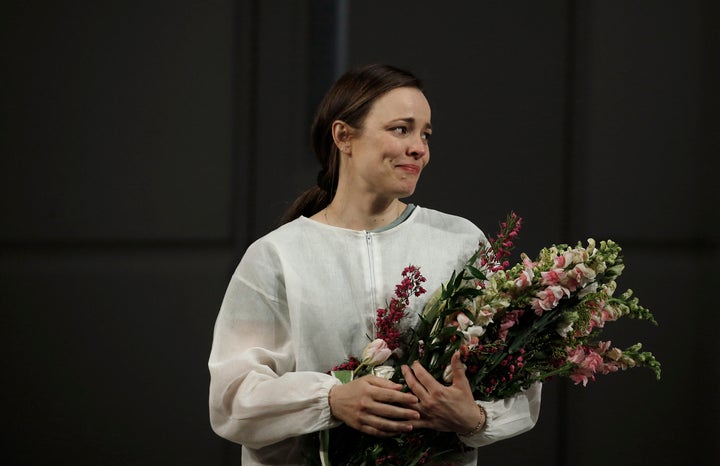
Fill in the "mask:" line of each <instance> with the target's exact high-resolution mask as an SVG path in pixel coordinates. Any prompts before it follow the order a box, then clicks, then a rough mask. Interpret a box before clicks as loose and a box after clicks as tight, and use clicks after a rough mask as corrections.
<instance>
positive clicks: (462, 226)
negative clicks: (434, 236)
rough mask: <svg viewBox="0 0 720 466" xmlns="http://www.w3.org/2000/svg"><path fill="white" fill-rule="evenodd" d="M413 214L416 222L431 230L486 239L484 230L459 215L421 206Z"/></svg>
mask: <svg viewBox="0 0 720 466" xmlns="http://www.w3.org/2000/svg"><path fill="white" fill-rule="evenodd" d="M413 214H414V216H415V221H416V222H418V223H420V224H423V225H425V226H427V227H429V228H434V229H439V230H442V231H445V232H447V233H455V234H460V235H471V236H480V237H484V235H483V232H482V230H480V228H478V226H477V225H475V224H474V223H473V222H471V221H470V220H468V219H466V218H464V217H460V216H458V215H452V214H448V213H445V212H440V211H439V210H434V209H428V208H425V207H420V206H418V207H416V208H415V212H413Z"/></svg>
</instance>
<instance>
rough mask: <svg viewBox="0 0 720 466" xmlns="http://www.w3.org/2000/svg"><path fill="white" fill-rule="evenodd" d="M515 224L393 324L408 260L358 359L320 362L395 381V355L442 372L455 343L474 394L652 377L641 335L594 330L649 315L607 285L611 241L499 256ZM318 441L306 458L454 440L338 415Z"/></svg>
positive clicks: (426, 447) (407, 457)
mask: <svg viewBox="0 0 720 466" xmlns="http://www.w3.org/2000/svg"><path fill="white" fill-rule="evenodd" d="M521 224H522V220H521V219H520V218H519V217H518V216H517V215H516V214H514V213H511V214H510V215H508V217H507V219H506V220H505V221H504V222H501V223H500V231H499V232H498V234H497V236H496V237H495V238H491V239H490V241H489V242H488V243H485V244H480V245H479V247H478V249H477V250H476V251H475V253H474V254H473V255H472V256H471V257H470V258H469V259H468V260H467V262H466V264H465V266H464V268H463V269H462V270H460V271H456V272H454V273H453V274H452V276H451V277H450V278H449V279H448V281H447V282H446V283H445V284H444V285H443V286H442V288H441V289H439V290H437V291H435V293H434V294H433V296H432V297H431V298H430V300H429V301H428V303H427V305H426V306H425V309H424V310H423V312H422V314H421V315H420V321H419V326H418V327H417V328H415V329H412V330H410V331H406V332H401V331H400V330H399V329H400V326H399V323H400V321H401V320H402V319H403V318H404V317H405V316H406V313H407V308H408V306H409V304H410V302H411V299H412V298H413V297H416V296H420V295H421V294H423V293H425V292H426V290H425V289H424V288H423V286H422V285H423V282H424V281H425V278H424V277H423V276H422V273H421V269H420V268H419V267H417V266H415V265H409V266H408V267H407V268H406V269H405V270H404V271H403V272H402V281H401V282H400V283H399V284H398V285H397V286H396V290H395V296H394V297H392V299H391V300H390V301H389V303H388V305H387V307H386V308H382V309H378V310H377V318H376V334H377V338H376V339H375V340H373V341H372V342H371V343H370V344H369V345H368V346H367V347H366V348H365V351H363V355H362V358H361V359H357V358H355V357H352V356H351V357H350V358H349V359H348V360H347V361H345V362H344V363H342V364H340V365H338V366H336V367H335V368H333V371H332V373H333V374H334V375H335V376H336V377H338V378H339V379H341V380H342V381H343V382H349V381H350V380H352V379H353V378H354V377H360V376H363V375H367V374H374V375H378V376H381V377H386V378H389V379H391V380H393V381H395V382H398V383H401V384H404V383H405V381H404V379H403V377H402V373H401V371H400V370H399V366H400V365H401V364H410V363H412V362H413V361H419V362H420V363H421V364H422V365H423V367H425V369H427V370H428V372H430V373H431V374H432V375H433V377H434V378H435V379H436V380H438V381H442V382H444V383H446V384H448V383H451V381H452V380H451V376H452V373H451V371H450V359H451V358H452V355H453V354H454V353H455V352H457V351H459V352H460V355H461V360H462V361H463V363H464V364H465V366H466V376H467V378H468V380H469V382H470V387H471V389H472V391H473V395H474V397H475V399H476V400H497V399H503V398H508V397H511V396H513V395H516V394H517V393H519V392H520V391H522V390H524V389H527V388H528V387H529V386H530V385H532V384H534V383H536V382H547V381H549V380H550V379H551V378H553V377H566V378H569V379H570V380H572V381H573V382H574V383H575V384H582V385H583V386H585V385H587V384H588V382H590V381H594V380H595V377H596V376H597V375H600V374H603V375H604V374H610V373H614V372H618V371H622V370H625V369H628V368H633V367H641V366H642V367H648V368H649V369H651V370H652V371H653V372H654V373H655V375H656V377H657V378H658V379H659V378H660V363H659V362H658V361H657V360H656V359H655V357H654V356H653V355H652V353H650V352H645V351H643V349H642V345H641V343H637V344H635V345H632V346H630V347H626V348H622V349H621V348H617V347H614V346H612V344H611V342H610V341H603V340H602V339H601V338H600V337H601V333H602V331H603V329H604V327H605V324H606V323H607V322H612V321H616V320H618V319H620V318H621V317H628V318H635V319H643V320H647V321H650V322H652V323H655V324H656V322H655V319H654V317H653V315H652V313H651V312H650V311H649V310H648V309H646V308H644V307H643V306H641V305H640V304H639V301H638V299H637V298H636V297H634V296H633V293H632V290H629V289H628V290H627V291H625V292H623V293H621V294H617V292H616V288H617V279H618V278H619V277H620V275H621V274H622V271H623V268H624V264H623V260H622V255H621V248H620V246H619V245H618V244H616V243H614V242H613V241H611V240H607V241H601V242H600V243H597V242H596V241H594V240H593V239H589V240H588V241H587V243H586V244H584V245H583V244H581V243H578V244H577V245H575V246H569V245H553V246H550V247H547V248H543V249H542V250H541V251H540V252H539V254H538V255H537V257H536V258H535V259H534V260H533V259H530V257H528V256H527V255H526V254H522V255H521V260H520V261H519V262H518V263H517V264H515V265H513V266H512V267H511V266H510V264H509V262H508V258H509V256H510V254H511V251H512V249H513V247H514V241H515V239H516V237H517V235H518V232H519V229H520V226H521ZM396 369H397V370H396ZM319 441H320V445H319V449H320V455H319V458H318V456H317V455H315V457H313V458H309V461H308V462H309V463H310V464H323V465H329V464H333V465H340V464H342V465H371V464H387V465H402V466H412V465H415V464H452V463H453V461H454V458H455V457H457V456H458V455H461V454H462V453H463V451H464V450H465V449H466V447H465V446H464V445H463V443H462V442H461V441H460V440H459V438H458V436H457V435H456V434H454V433H448V432H436V431H430V430H418V431H413V432H411V433H405V434H400V435H398V436H396V437H393V438H390V439H381V438H377V437H372V436H369V435H366V434H363V433H360V432H358V431H355V430H353V429H351V428H349V427H346V426H341V427H339V428H336V429H332V430H330V431H324V432H322V433H321V435H320V440H319ZM318 460H319V462H318Z"/></svg>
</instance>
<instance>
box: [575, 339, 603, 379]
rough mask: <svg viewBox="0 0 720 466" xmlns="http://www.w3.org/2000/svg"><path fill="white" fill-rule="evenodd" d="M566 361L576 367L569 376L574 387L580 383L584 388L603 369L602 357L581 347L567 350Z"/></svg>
mask: <svg viewBox="0 0 720 466" xmlns="http://www.w3.org/2000/svg"><path fill="white" fill-rule="evenodd" d="M567 360H568V362H571V363H573V364H575V366H576V367H575V369H573V372H572V373H571V374H570V379H571V380H572V381H573V382H575V385H577V384H579V383H581V382H582V384H583V386H586V385H587V383H588V381H589V380H595V373H596V372H598V370H601V369H602V368H603V358H602V356H600V355H599V354H598V353H596V352H595V351H593V350H592V349H590V348H585V347H583V346H578V347H577V348H570V349H568V357H567Z"/></svg>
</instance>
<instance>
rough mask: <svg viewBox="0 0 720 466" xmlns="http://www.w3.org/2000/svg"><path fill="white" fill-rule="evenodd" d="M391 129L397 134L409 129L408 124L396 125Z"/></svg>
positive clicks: (406, 131)
mask: <svg viewBox="0 0 720 466" xmlns="http://www.w3.org/2000/svg"><path fill="white" fill-rule="evenodd" d="M390 131H392V132H393V133H395V134H407V133H408V129H407V127H406V126H396V127H394V128H391V129H390Z"/></svg>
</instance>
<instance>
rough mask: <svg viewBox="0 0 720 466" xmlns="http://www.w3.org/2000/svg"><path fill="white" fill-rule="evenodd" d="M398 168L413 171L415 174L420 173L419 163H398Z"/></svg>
mask: <svg viewBox="0 0 720 466" xmlns="http://www.w3.org/2000/svg"><path fill="white" fill-rule="evenodd" d="M396 168H399V169H401V170H403V171H406V172H408V173H412V174H414V175H417V174H418V173H420V167H419V166H417V165H412V164H403V165H397V166H396Z"/></svg>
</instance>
